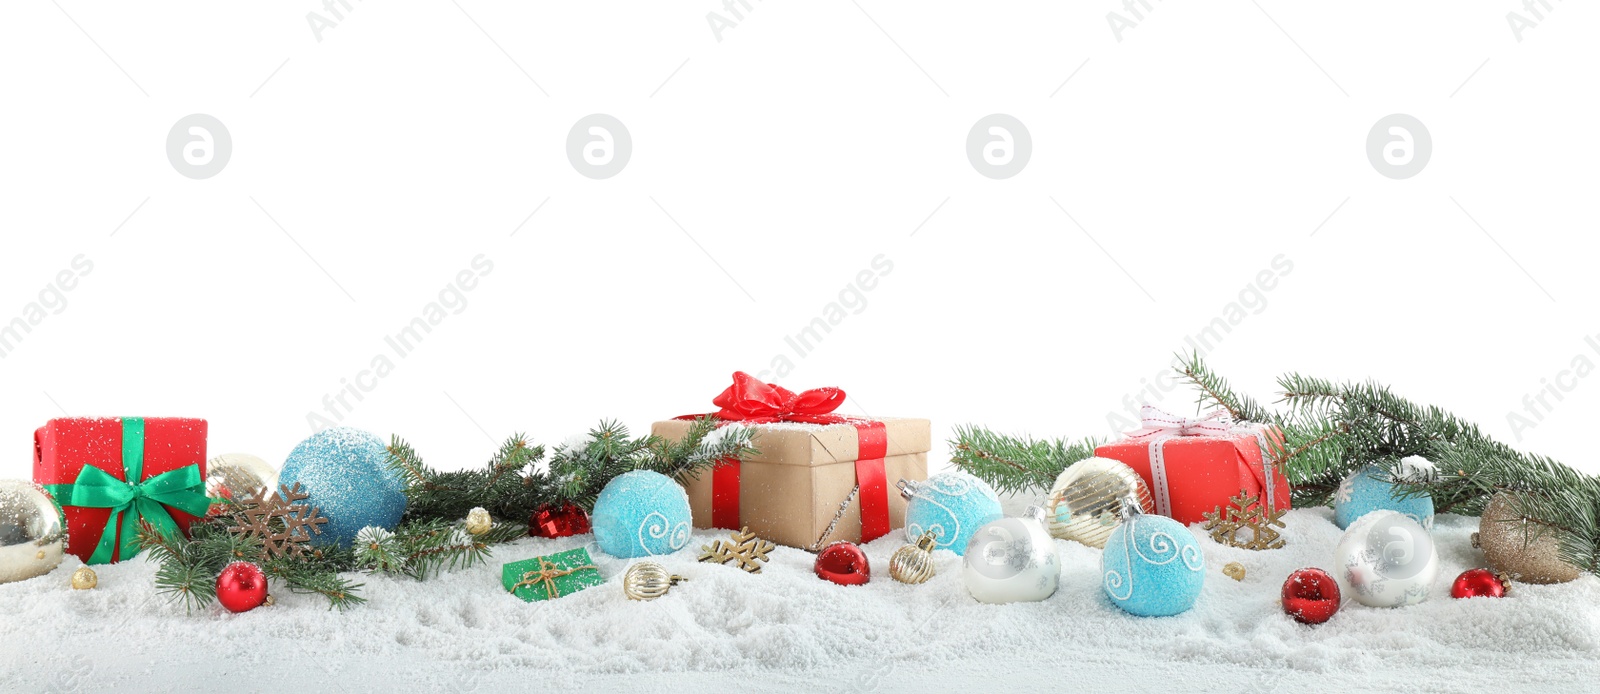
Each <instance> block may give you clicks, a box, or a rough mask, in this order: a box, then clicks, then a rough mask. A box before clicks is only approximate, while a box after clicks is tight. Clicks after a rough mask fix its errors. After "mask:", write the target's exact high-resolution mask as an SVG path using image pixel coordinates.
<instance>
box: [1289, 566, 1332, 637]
mask: <svg viewBox="0 0 1600 694" xmlns="http://www.w3.org/2000/svg"><path fill="white" fill-rule="evenodd" d="M1339 595H1340V593H1339V582H1338V581H1335V580H1333V577H1332V576H1329V575H1328V572H1326V571H1323V570H1322V569H1314V568H1307V569H1300V570H1298V571H1295V572H1294V573H1292V574H1289V578H1287V579H1285V580H1284V582H1283V613H1284V614H1286V615H1289V616H1290V617H1293V618H1294V621H1296V622H1299V623H1301V624H1321V623H1323V622H1326V621H1328V620H1329V619H1332V618H1333V613H1335V612H1338V611H1339V603H1340V597H1339Z"/></svg>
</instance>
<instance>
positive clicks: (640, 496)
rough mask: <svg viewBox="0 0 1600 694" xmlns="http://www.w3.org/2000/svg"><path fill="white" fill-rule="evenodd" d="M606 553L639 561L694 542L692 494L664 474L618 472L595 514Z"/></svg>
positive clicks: (596, 529) (596, 537) (598, 539)
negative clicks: (690, 508) (692, 533)
mask: <svg viewBox="0 0 1600 694" xmlns="http://www.w3.org/2000/svg"><path fill="white" fill-rule="evenodd" d="M590 518H591V520H592V522H593V525H594V540H595V542H597V543H599V545H600V551H602V552H605V553H606V554H609V555H611V556H613V557H621V558H624V559H633V558H636V557H649V556H656V555H661V554H672V553H673V552H676V551H678V550H680V549H683V548H684V547H685V546H687V545H688V544H689V529H690V527H691V520H692V516H690V515H689V495H688V494H687V493H685V492H684V491H683V487H681V486H679V485H678V483H677V482H674V481H672V478H671V477H667V476H666V475H663V474H661V473H659V472H651V471H649V470H634V471H633V472H625V473H623V474H621V475H617V476H616V477H615V478H613V479H612V480H611V481H610V482H608V483H607V484H606V488H605V489H603V490H601V491H600V498H599V499H598V500H597V501H595V503H594V513H592V514H590Z"/></svg>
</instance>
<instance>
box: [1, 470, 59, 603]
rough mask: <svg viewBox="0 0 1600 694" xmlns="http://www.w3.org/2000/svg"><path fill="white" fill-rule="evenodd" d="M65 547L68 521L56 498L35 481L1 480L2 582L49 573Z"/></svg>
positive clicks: (56, 563)
mask: <svg viewBox="0 0 1600 694" xmlns="http://www.w3.org/2000/svg"><path fill="white" fill-rule="evenodd" d="M66 551H67V531H66V525H65V524H64V523H63V522H62V516H61V507H60V506H57V505H56V502H55V499H52V498H51V497H50V495H49V494H46V493H45V492H44V490H43V489H41V488H39V486H38V485H36V484H34V483H32V482H24V481H22V480H0V583H10V582H12V581H23V580H27V579H30V578H33V577H35V576H43V575H45V574H47V573H50V571H51V570H52V569H54V568H56V567H57V566H60V565H61V559H62V557H64V556H66Z"/></svg>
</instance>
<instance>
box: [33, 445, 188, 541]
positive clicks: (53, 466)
mask: <svg viewBox="0 0 1600 694" xmlns="http://www.w3.org/2000/svg"><path fill="white" fill-rule="evenodd" d="M205 476H206V421H205V420H203V419H184V418H176V417H153V418H149V419H145V418H139V417H124V418H117V417H103V418H72V419H52V420H50V422H49V423H48V424H46V425H44V426H43V427H41V428H40V429H39V430H38V431H36V432H34V434H33V481H34V482H36V483H38V484H40V485H43V486H44V488H45V491H47V492H49V493H50V494H51V495H52V496H54V497H55V498H56V501H57V502H58V503H60V504H61V508H62V510H63V511H64V512H65V514H66V518H67V533H68V542H67V552H68V553H70V554H75V555H77V556H78V557H79V558H80V559H82V560H84V562H86V563H90V564H104V563H110V562H117V561H121V560H123V559H128V558H131V557H132V556H133V555H135V554H137V553H138V550H139V544H138V530H139V523H140V522H145V523H149V524H150V525H151V526H152V527H154V528H155V529H156V530H158V531H161V532H168V533H170V532H181V533H183V534H185V535H187V534H188V532H189V524H190V523H192V522H193V521H194V520H195V519H196V518H198V517H200V516H203V515H205V512H206V508H207V506H208V502H207V500H206V495H205ZM130 479H131V482H130Z"/></svg>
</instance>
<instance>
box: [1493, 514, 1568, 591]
mask: <svg viewBox="0 0 1600 694" xmlns="http://www.w3.org/2000/svg"><path fill="white" fill-rule="evenodd" d="M1535 538H1537V539H1535ZM1529 540H1533V541H1532V542H1531V543H1530V542H1529ZM1473 545H1474V546H1476V547H1480V548H1481V549H1483V556H1484V558H1485V559H1487V560H1488V561H1489V568H1491V569H1493V570H1494V571H1495V573H1503V574H1507V575H1509V576H1510V577H1511V578H1512V579H1513V580H1517V581H1521V582H1523V583H1566V582H1567V581H1570V580H1573V579H1575V578H1577V577H1578V574H1579V573H1580V572H1579V571H1578V567H1575V566H1573V565H1571V564H1568V563H1566V562H1565V561H1562V559H1561V550H1560V548H1559V545H1560V540H1559V539H1557V536H1556V531H1554V530H1552V529H1549V528H1541V527H1540V526H1538V525H1535V524H1533V523H1529V522H1527V521H1525V520H1523V519H1522V517H1521V516H1519V515H1517V511H1516V506H1515V505H1514V500H1513V499H1512V498H1511V497H1510V496H1508V495H1506V494H1496V495H1495V496H1494V498H1492V499H1490V500H1489V503H1488V504H1487V505H1486V506H1484V507H1483V517H1482V518H1481V519H1480V520H1479V521H1478V532H1477V533H1476V534H1474V535H1473Z"/></svg>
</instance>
